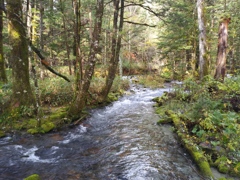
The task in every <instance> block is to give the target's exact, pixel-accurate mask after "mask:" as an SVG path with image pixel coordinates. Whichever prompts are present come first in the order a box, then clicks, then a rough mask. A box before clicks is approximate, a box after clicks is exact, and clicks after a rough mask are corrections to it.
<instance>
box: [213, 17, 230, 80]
mask: <svg viewBox="0 0 240 180" xmlns="http://www.w3.org/2000/svg"><path fill="white" fill-rule="evenodd" d="M230 20H231V18H224V19H223V20H222V22H221V23H220V25H219V32H218V51H217V62H216V71H215V75H214V78H215V79H216V80H219V79H220V78H221V80H222V81H224V76H225V73H226V59H227V53H226V50H227V38H228V24H229V23H230Z"/></svg>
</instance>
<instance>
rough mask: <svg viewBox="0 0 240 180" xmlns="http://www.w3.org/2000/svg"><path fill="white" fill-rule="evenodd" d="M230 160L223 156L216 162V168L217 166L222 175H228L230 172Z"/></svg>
mask: <svg viewBox="0 0 240 180" xmlns="http://www.w3.org/2000/svg"><path fill="white" fill-rule="evenodd" d="M228 161H229V160H228V158H227V157H225V156H221V157H219V158H218V159H217V160H216V161H215V163H214V164H215V166H217V168H218V171H219V172H221V173H225V174H226V173H228V172H229V170H230V166H229V164H228Z"/></svg>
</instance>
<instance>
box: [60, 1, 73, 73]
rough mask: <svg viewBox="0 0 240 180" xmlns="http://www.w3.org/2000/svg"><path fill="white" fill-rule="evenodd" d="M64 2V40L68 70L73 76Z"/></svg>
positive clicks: (62, 8) (62, 9) (62, 10)
mask: <svg viewBox="0 0 240 180" xmlns="http://www.w3.org/2000/svg"><path fill="white" fill-rule="evenodd" d="M63 3H64V2H62V0H60V4H61V12H62V21H63V29H64V39H65V46H66V50H67V60H68V69H69V74H70V75H72V62H71V60H70V48H69V45H68V32H67V28H66V19H65V8H64V4H63Z"/></svg>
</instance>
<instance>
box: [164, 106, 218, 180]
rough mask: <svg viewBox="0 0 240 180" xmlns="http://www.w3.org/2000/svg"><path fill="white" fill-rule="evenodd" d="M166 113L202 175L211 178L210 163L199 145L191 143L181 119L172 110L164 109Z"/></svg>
mask: <svg viewBox="0 0 240 180" xmlns="http://www.w3.org/2000/svg"><path fill="white" fill-rule="evenodd" d="M166 115H168V116H169V118H170V119H171V120H172V122H173V123H174V126H175V128H176V129H177V134H178V136H179V137H180V139H181V141H182V143H183V146H184V147H185V148H186V150H187V151H188V152H189V154H190V155H191V156H192V158H193V159H194V161H195V162H196V163H197V165H198V167H199V169H200V171H201V172H202V173H203V175H204V176H205V177H207V178H212V177H213V174H212V171H211V168H210V165H209V163H208V161H207V159H206V157H205V156H204V154H203V152H202V151H201V150H200V149H199V147H198V146H197V145H196V144H194V143H193V141H192V140H191V139H190V137H189V136H188V133H187V132H188V131H187V128H186V126H185V124H184V122H183V121H181V119H180V117H179V116H178V115H177V114H175V113H174V112H173V111H170V110H169V111H166Z"/></svg>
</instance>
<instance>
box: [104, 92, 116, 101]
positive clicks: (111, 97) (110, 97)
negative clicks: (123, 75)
mask: <svg viewBox="0 0 240 180" xmlns="http://www.w3.org/2000/svg"><path fill="white" fill-rule="evenodd" d="M118 97H119V93H109V94H108V97H107V102H114V101H117V100H118Z"/></svg>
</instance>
